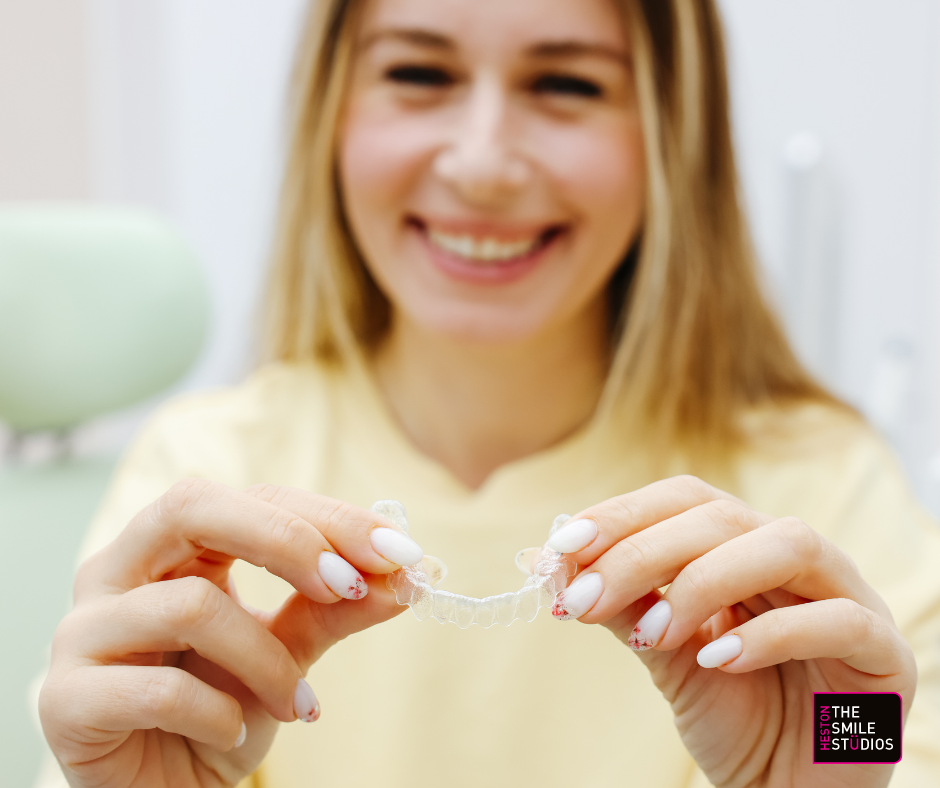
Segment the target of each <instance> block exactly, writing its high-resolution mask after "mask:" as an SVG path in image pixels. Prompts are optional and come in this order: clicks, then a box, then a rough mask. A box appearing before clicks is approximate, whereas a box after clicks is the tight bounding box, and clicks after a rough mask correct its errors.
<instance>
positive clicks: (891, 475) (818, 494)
mask: <svg viewBox="0 0 940 788" xmlns="http://www.w3.org/2000/svg"><path fill="white" fill-rule="evenodd" d="M744 428H745V434H746V439H747V448H746V449H745V450H744V451H742V453H741V455H740V458H739V462H738V463H737V468H736V470H737V474H736V475H737V478H738V482H739V494H740V495H741V497H742V498H744V499H745V500H747V501H748V503H750V504H751V505H752V506H754V507H755V508H758V509H760V510H762V511H766V512H768V513H771V514H777V515H779V516H786V515H794V516H797V517H800V518H801V519H803V520H805V521H806V522H809V523H811V524H813V525H814V527H818V528H820V529H821V530H824V531H829V530H831V529H835V528H837V527H839V526H841V525H843V524H844V523H845V522H846V521H847V519H849V518H851V517H852V516H854V515H857V514H858V513H859V511H860V510H861V509H862V508H864V506H867V507H868V508H869V510H875V509H880V508H881V505H882V504H887V503H888V502H891V503H892V504H893V505H895V506H897V505H898V504H900V503H901V502H903V503H904V504H905V508H911V507H916V506H917V504H916V498H915V496H914V493H913V490H912V489H911V488H910V485H909V483H908V481H907V477H906V474H905V472H904V469H903V467H902V466H901V463H900V461H899V459H898V457H897V456H896V454H895V452H894V451H893V449H892V448H891V447H890V445H889V444H888V443H887V441H886V440H885V439H884V438H883V437H882V436H881V435H880V434H879V433H878V432H877V431H876V430H875V429H874V428H873V427H872V426H871V425H870V424H869V423H868V422H866V421H865V419H864V418H863V417H862V416H861V415H860V414H858V413H857V412H855V411H853V410H851V409H850V408H848V407H839V406H833V405H828V404H817V403H811V404H802V405H797V406H791V407H786V408H779V407H775V408H763V409H760V410H755V411H753V412H751V413H749V414H747V416H746V417H745V420H744ZM863 519H867V518H864V517H863Z"/></svg>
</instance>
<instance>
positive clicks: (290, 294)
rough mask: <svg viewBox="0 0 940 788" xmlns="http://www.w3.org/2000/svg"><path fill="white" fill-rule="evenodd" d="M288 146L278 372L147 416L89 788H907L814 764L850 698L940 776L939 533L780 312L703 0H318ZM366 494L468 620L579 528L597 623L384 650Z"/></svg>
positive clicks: (279, 266)
mask: <svg viewBox="0 0 940 788" xmlns="http://www.w3.org/2000/svg"><path fill="white" fill-rule="evenodd" d="M293 124H294V129H295V131H294V135H293V144H292V148H291V151H290V156H289V161H288V166H287V169H286V177H285V185H284V193H283V204H282V211H281V221H280V230H279V236H278V238H279V240H278V244H277V249H276V255H275V257H276V260H275V264H274V268H273V273H272V278H271V289H270V303H269V311H268V315H269V318H270V320H269V325H268V339H269V350H270V355H271V358H272V361H271V363H269V364H267V365H265V366H263V367H261V368H260V369H259V370H258V371H257V373H256V374H254V375H253V376H252V377H251V379H250V380H249V381H248V382H246V383H245V384H243V385H241V386H239V387H237V388H235V389H232V390H228V391H220V392H214V393H209V394H205V395H201V396H194V397H188V398H185V399H182V400H180V401H178V402H176V403H173V404H171V405H169V406H168V407H166V408H164V409H163V410H162V411H161V412H160V413H159V414H158V415H157V416H156V417H155V418H154V419H153V420H152V422H151V423H150V425H149V426H148V427H147V428H146V430H145V431H144V433H143V435H142V436H141V437H140V438H139V440H138V441H137V443H136V445H135V447H134V448H133V449H132V451H131V452H130V453H129V455H128V456H127V458H126V460H125V462H124V465H123V467H122V469H121V471H120V472H119V474H118V476H117V478H116V480H115V483H114V487H113V490H112V492H111V494H110V495H109V497H108V498H107V500H106V502H105V504H104V506H103V509H102V511H101V513H100V517H99V519H98V521H97V524H96V525H95V528H94V530H93V533H92V536H91V537H90V539H89V548H88V553H89V554H91V552H92V551H94V550H98V552H95V553H94V554H93V555H91V557H90V558H88V560H86V561H85V563H84V564H83V565H82V567H81V569H80V570H79V573H78V577H77V580H76V586H75V588H76V593H75V600H76V604H75V609H74V611H73V612H72V613H71V614H69V616H68V617H67V618H66V619H65V620H64V621H63V622H62V625H61V626H60V628H59V630H58V632H57V634H56V639H55V644H54V649H53V661H52V668H51V672H50V674H49V677H48V680H47V681H46V683H45V686H44V688H43V691H42V696H41V703H40V706H41V716H42V721H43V726H44V729H45V733H46V736H47V738H48V740H49V743H50V745H51V748H52V751H53V753H54V754H55V755H56V757H57V759H58V761H59V764H60V765H61V768H62V770H63V772H64V774H65V776H66V778H67V780H68V782H69V783H70V784H71V785H73V786H105V787H106V788H130V786H135V787H139V788H144V786H147V787H149V786H174V788H176V787H179V788H188V787H190V786H224V785H235V784H236V783H239V781H242V780H244V784H245V785H254V786H277V788H290V787H291V786H310V785H319V786H339V785H344V786H345V785H357V784H359V785H374V784H378V785H385V786H406V785H408V786H423V785H442V784H443V785H447V786H464V785H465V786H480V785H526V786H545V787H547V786H566V788H567V787H568V786H572V785H579V786H581V785H583V786H626V785H643V786H662V788H673V787H674V786H675V787H676V788H678V787H679V786H691V785H705V784H707V783H709V782H710V783H713V784H715V785H720V786H745V785H770V786H844V785H852V786H864V787H865V788H868V787H869V786H872V787H874V786H884V785H886V784H887V783H888V781H889V779H890V778H891V777H892V769H893V768H894V767H892V766H891V765H877V764H876V765H838V766H820V765H814V764H813V762H812V737H813V726H812V715H811V709H812V697H813V692H818V691H846V692H897V693H899V694H900V695H901V697H902V698H903V711H904V715H905V716H906V718H907V721H908V724H907V730H906V734H905V741H904V759H903V761H902V762H901V764H900V765H899V766H898V767H897V768H896V774H895V778H896V779H895V780H894V782H893V783H892V785H900V786H924V785H929V784H936V783H937V781H938V780H940V750H938V736H937V733H938V732H940V731H938V727H937V719H938V715H940V704H938V703H937V687H938V681H940V679H938V675H937V671H938V668H940V662H938V658H937V657H938V644H940V638H938V633H940V623H938V604H940V580H938V578H937V573H936V566H937V565H938V562H940V537H938V534H937V532H936V529H935V527H934V524H933V523H932V522H930V520H929V519H928V518H927V517H926V516H925V515H924V514H923V513H922V512H921V510H920V509H919V508H918V506H917V505H916V503H915V502H914V500H913V499H912V497H911V494H910V492H909V490H908V488H907V486H906V484H905V482H904V480H903V478H902V476H901V474H900V472H899V470H898V467H897V464H896V463H895V461H894V460H893V459H892V457H891V455H890V453H889V452H888V450H887V449H886V448H885V447H884V446H883V445H882V443H881V442H880V441H879V440H878V439H877V438H876V437H875V436H874V435H873V434H872V433H871V431H870V430H869V429H868V428H867V427H866V426H865V425H864V424H863V423H862V422H861V420H860V419H859V418H858V417H857V416H856V415H855V414H854V413H852V412H851V411H850V410H849V409H848V408H846V407H844V406H842V405H840V404H839V403H838V402H836V401H835V400H834V399H833V398H832V397H830V396H829V395H827V394H826V393H825V392H824V391H823V390H821V389H820V388H819V387H818V386H817V385H816V384H815V383H814V382H813V381H812V380H811V379H810V378H809V377H808V376H807V374H806V373H805V372H804V371H803V369H802V368H801V367H800V365H799V364H798V363H797V361H796V360H795V359H794V357H793V355H792V353H791V351H790V350H789V348H788V347H787V344H786V342H785V340H784V339H783V337H782V334H781V332H780V330H779V328H778V327H777V324H776V322H775V321H774V319H773V318H772V317H771V315H770V313H769V311H768V309H767V306H766V304H765V302H764V300H763V299H762V297H761V295H760V292H759V289H758V287H757V285H756V274H755V267H754V261H753V255H752V251H751V248H750V245H749V242H748V239H747V232H746V228H745V222H744V219H743V217H742V213H741V208H740V204H739V195H738V186H737V180H736V175H735V168H734V161H733V156H732V145H731V134H730V130H729V122H728V97H727V86H726V77H725V67H724V58H723V49H722V41H721V34H720V26H719V20H718V18H717V14H716V10H715V7H714V4H713V2H712V0H617V1H616V2H615V0H512V2H507V1H506V0H319V2H316V3H315V4H314V5H313V10H312V13H311V17H310V20H309V22H308V25H307V28H306V34H305V36H304V38H303V42H302V46H301V50H300V56H299V59H298V66H297V81H296V111H295V115H294V117H293ZM688 472H694V473H696V474H697V476H691V475H679V474H682V473H688ZM698 477H701V478H698ZM701 479H707V480H708V483H706V481H703V480H701ZM380 498H397V499H399V500H401V501H402V502H404V503H405V505H406V506H407V507H408V510H409V515H410V520H411V536H412V537H414V539H416V540H418V541H420V543H421V544H422V545H424V546H425V547H427V548H428V551H429V552H432V553H434V554H435V555H439V556H440V557H441V558H442V559H443V560H444V561H445V562H446V563H447V564H448V565H449V567H450V579H449V580H448V581H447V582H448V584H449V585H448V587H449V588H451V589H453V590H455V591H458V592H463V593H467V594H470V595H475V596H485V595H488V594H495V593H500V592H502V591H507V590H513V589H516V588H518V587H520V585H521V577H520V576H519V575H518V573H517V572H516V571H515V569H514V568H513V567H512V562H513V556H514V554H515V553H516V551H517V550H518V549H519V548H522V547H526V546H530V545H538V544H542V543H543V542H545V540H546V539H547V538H548V527H549V525H550V523H551V522H552V519H553V518H554V516H555V515H557V514H559V513H560V512H569V513H572V514H574V515H575V518H574V520H573V521H572V522H571V523H570V524H569V525H567V526H566V527H565V528H563V529H561V530H559V531H558V532H557V533H556V534H555V535H554V536H553V537H552V539H551V542H550V543H551V544H552V545H553V546H554V547H556V548H557V549H560V550H562V551H563V552H566V553H569V554H571V555H573V556H574V557H575V558H576V559H577V563H578V564H579V567H580V569H579V573H578V575H577V576H576V577H575V578H573V580H572V582H571V583H570V585H569V587H568V588H567V589H566V590H564V591H563V592H562V594H561V595H560V597H559V598H558V600H557V602H556V605H555V607H554V618H556V619H560V620H562V621H564V620H569V619H578V620H579V621H580V622H582V624H586V625H587V626H580V625H578V624H572V623H568V624H563V623H558V621H553V620H551V619H552V618H553V616H548V615H546V614H545V613H543V614H542V616H540V617H539V618H537V619H536V621H534V622H533V623H531V624H518V623H517V624H515V625H514V626H512V627H509V628H501V627H494V628H492V629H489V630H485V631H484V630H481V629H480V628H479V627H472V628H470V629H467V630H461V629H458V628H457V627H454V626H449V625H448V626H438V625H437V624H434V623H431V622H423V623H420V622H418V621H416V620H415V619H414V618H413V617H412V616H409V615H406V616H399V617H396V616H397V615H398V614H399V613H401V612H402V610H403V608H401V607H400V606H398V605H397V604H395V601H394V599H393V597H392V594H391V592H390V591H389V590H388V589H387V587H386V585H385V575H386V574H387V573H389V572H392V571H394V570H396V569H397V568H398V567H399V566H401V565H403V564H412V563H415V562H416V561H418V560H419V559H420V558H421V556H422V554H423V550H422V548H421V547H418V545H417V543H416V542H415V541H413V540H412V538H409V536H408V535H406V534H404V533H403V532H402V531H400V530H399V529H398V528H396V527H394V526H393V525H392V524H391V523H390V522H388V521H385V520H383V519H382V518H381V517H378V516H376V515H372V514H370V513H369V512H368V510H367V509H368V506H369V505H370V504H371V503H372V502H373V501H374V500H376V499H380ZM141 507H143V508H142V509H141ZM797 518H799V519H797ZM99 548H100V549H99ZM238 559H241V560H240V561H238ZM236 561H238V563H236ZM252 564H253V565H254V566H251V565H252ZM233 578H234V582H233ZM236 586H237V587H238V592H236V590H235V588H236ZM667 586H668V588H667ZM242 600H244V601H242ZM285 600H286V601H285ZM281 602H283V605H281ZM249 605H251V606H249ZM278 605H281V606H280V607H278ZM255 606H257V607H258V608H263V609H266V610H270V609H274V611H275V612H270V613H267V612H260V610H259V609H256V607H255ZM598 624H600V625H602V626H596V625H598ZM612 635H613V636H612ZM348 636H349V637H348ZM347 637H348V640H346V641H345V642H343V643H340V642H339V641H341V640H344V639H345V638H347ZM634 652H635V653H634ZM915 655H916V659H917V661H918V662H919V665H920V670H921V674H922V675H921V686H920V695H919V696H918V701H917V703H916V704H914V706H913V709H912V701H913V700H914V688H915V683H916V676H917V668H916V667H915ZM308 671H309V674H308ZM305 676H307V677H308V678H309V683H308V682H307V681H305V680H304V677H305ZM311 685H313V686H314V687H316V691H317V695H318V696H319V702H318V700H317V697H316V696H315V695H314V693H313V690H312V689H311ZM321 702H322V709H323V714H322V719H320V721H319V722H317V724H316V725H315V726H313V727H312V728H307V727H306V726H302V725H296V724H295V725H286V724H285V725H281V723H290V722H292V721H294V720H296V719H301V720H306V721H313V720H316V719H317V718H318V717H319V716H320V703H321ZM279 727H280V728H281V730H280V732H278V728H279ZM275 733H278V735H277V738H276V739H275Z"/></svg>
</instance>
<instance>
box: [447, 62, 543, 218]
mask: <svg viewBox="0 0 940 788" xmlns="http://www.w3.org/2000/svg"><path fill="white" fill-rule="evenodd" d="M508 110H509V102H508V101H507V97H506V95H505V91H504V90H503V88H502V86H501V85H500V84H499V83H498V82H497V81H496V80H495V79H491V80H483V79H481V80H479V81H478V82H477V84H475V85H474V86H473V87H472V88H471V90H470V91H469V92H468V94H467V98H466V101H465V104H464V106H463V108H462V111H461V112H459V113H457V114H456V116H455V123H454V127H453V133H452V135H451V139H450V140H449V141H448V143H447V144H446V145H445V146H444V148H442V150H441V151H440V152H439V153H438V155H437V157H436V159H435V160H434V171H435V173H436V174H437V175H438V177H440V178H441V179H442V180H443V181H445V182H446V183H447V184H449V185H450V186H451V188H453V189H454V190H455V191H457V192H458V194H460V196H461V197H462V198H463V199H465V200H467V201H468V202H470V203H474V204H477V205H483V206H490V205H498V204H500V203H503V202H505V201H506V200H507V199H509V198H511V197H512V196H514V195H515V194H517V193H518V192H519V191H520V190H522V189H523V188H524V187H525V186H526V184H527V183H528V181H529V179H530V178H531V176H532V171H531V166H530V164H529V162H528V161H527V160H526V159H525V158H524V157H523V156H522V155H520V153H519V151H518V150H517V147H516V145H514V144H513V140H512V139H510V133H509V129H508V122H507V121H508Z"/></svg>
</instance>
